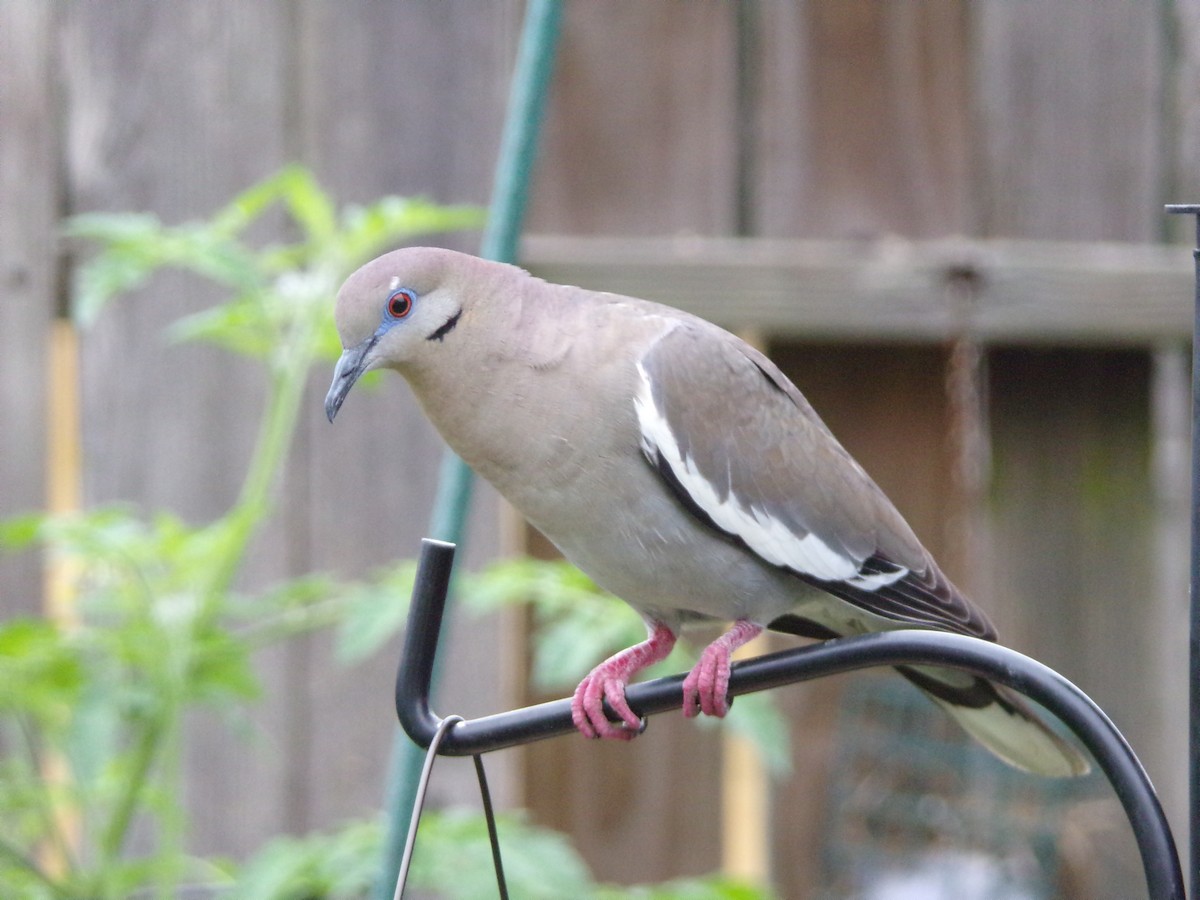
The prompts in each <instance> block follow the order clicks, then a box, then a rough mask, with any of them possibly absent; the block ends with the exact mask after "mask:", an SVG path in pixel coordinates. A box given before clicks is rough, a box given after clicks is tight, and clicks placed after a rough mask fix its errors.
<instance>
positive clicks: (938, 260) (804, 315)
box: [522, 235, 1192, 345]
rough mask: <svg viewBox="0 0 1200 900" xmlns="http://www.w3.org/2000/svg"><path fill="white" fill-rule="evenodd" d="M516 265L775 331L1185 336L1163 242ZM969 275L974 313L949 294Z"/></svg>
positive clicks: (541, 249) (734, 253)
mask: <svg viewBox="0 0 1200 900" xmlns="http://www.w3.org/2000/svg"><path fill="white" fill-rule="evenodd" d="M522 261H523V264H524V265H525V266H526V267H528V268H529V269H530V270H531V271H533V272H534V273H535V274H537V275H539V276H541V277H543V278H546V279H548V280H550V281H560V282H565V283H568V284H578V285H581V286H583V287H588V288H593V289H596V290H608V291H612V292H614V293H620V294H629V295H632V296H639V297H644V298H646V299H649V300H656V301H658V302H662V303H667V304H669V305H671V306H677V307H680V308H682V309H686V310H688V311H689V312H693V313H696V314H697V315H700V316H702V317H704V318H707V319H711V320H712V321H715V322H718V323H720V324H723V325H726V326H733V327H741V326H746V327H753V328H759V329H762V330H764V331H766V332H767V333H770V334H775V335H781V336H786V335H803V336H805V337H810V338H832V337H840V338H850V339H853V340H888V341H896V340H901V341H921V342H924V341H945V340H946V339H948V338H950V337H953V336H955V335H958V334H962V333H966V334H969V335H971V336H973V337H975V338H977V339H979V340H981V341H990V342H1017V341H1019V342H1025V343H1038V344H1041V343H1056V344H1057V343H1066V344H1089V343H1091V344H1105V345H1111V344H1118V345H1149V344H1154V343H1157V342H1159V341H1162V340H1177V339H1181V338H1184V337H1186V336H1187V335H1190V334H1191V315H1192V314H1191V287H1190V285H1191V279H1192V275H1191V262H1190V260H1189V259H1188V255H1187V254H1186V253H1182V252H1180V251H1179V250H1178V249H1177V248H1172V247H1164V246H1160V245H1142V244H1120V243H1092V244H1082V243H1074V244H1073V243H1053V242H1042V241H1018V240H1005V241H1002V240H967V239H962V238H956V239H946V240H933V241H907V240H902V239H900V238H893V239H888V240H883V241H870V242H866V241H861V242H860V241H841V242H838V241H786V240H772V239H740V238H698V237H694V238H657V239H648V238H647V239H640V240H626V239H623V238H564V237H552V236H546V235H537V236H530V237H527V238H526V239H525V241H524V243H523V245H522ZM963 279H967V280H969V281H970V283H971V288H972V290H971V294H972V303H971V306H970V308H968V309H964V308H963V306H962V303H961V300H960V299H959V296H960V292H958V291H955V290H951V288H952V286H953V285H954V283H955V282H957V281H961V280H963Z"/></svg>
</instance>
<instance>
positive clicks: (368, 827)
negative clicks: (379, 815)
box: [223, 822, 383, 900]
mask: <svg viewBox="0 0 1200 900" xmlns="http://www.w3.org/2000/svg"><path fill="white" fill-rule="evenodd" d="M382 837H383V835H382V829H381V828H380V826H379V824H378V823H377V822H355V823H352V824H350V825H348V826H346V827H344V828H343V829H341V830H340V831H337V832H332V833H323V834H312V835H308V836H307V837H303V838H293V837H282V838H276V839H275V840H273V841H271V842H270V843H268V844H267V845H266V846H265V847H263V848H262V849H260V850H259V851H258V853H257V854H255V856H254V857H253V858H252V859H251V860H250V861H249V862H247V863H246V864H245V866H244V867H243V868H242V870H241V872H240V873H239V874H238V876H237V882H236V884H235V885H234V887H233V889H232V890H231V891H230V892H229V893H228V894H225V895H223V896H226V897H228V898H229V900H241V898H245V900H315V898H318V897H320V898H324V900H353V898H359V897H362V896H364V895H365V893H366V892H367V890H368V889H369V888H370V887H371V885H372V883H373V882H374V879H375V874H376V870H377V868H378V862H379V854H380V845H381V843H382Z"/></svg>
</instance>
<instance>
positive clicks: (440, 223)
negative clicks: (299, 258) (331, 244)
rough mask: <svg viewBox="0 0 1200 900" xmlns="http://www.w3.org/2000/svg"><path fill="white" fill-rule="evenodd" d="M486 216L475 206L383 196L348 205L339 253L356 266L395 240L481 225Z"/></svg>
mask: <svg viewBox="0 0 1200 900" xmlns="http://www.w3.org/2000/svg"><path fill="white" fill-rule="evenodd" d="M486 219H487V215H486V213H485V211H484V210H482V209H480V208H479V207H476V206H439V205H438V204H436V203H432V202H430V201H428V200H423V199H411V198H406V197H384V198H382V199H380V200H377V201H376V202H374V203H371V204H369V205H367V206H349V207H347V208H346V209H345V211H344V212H343V214H342V230H341V234H340V236H339V238H338V246H339V249H340V251H341V256H342V258H343V259H345V260H346V262H347V263H349V264H350V265H358V264H359V263H362V262H364V261H366V260H367V259H369V258H370V257H372V256H374V255H376V254H377V253H379V252H380V251H382V250H383V249H384V248H386V247H388V246H390V245H394V244H395V243H396V242H398V241H401V240H404V239H407V238H412V237H415V236H417V235H424V234H434V233H437V232H446V231H467V230H473V229H478V228H482V227H483V224H484V222H485V221H486Z"/></svg>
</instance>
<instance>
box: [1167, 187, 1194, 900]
mask: <svg viewBox="0 0 1200 900" xmlns="http://www.w3.org/2000/svg"><path fill="white" fill-rule="evenodd" d="M1167 212H1169V213H1174V214H1176V215H1190V216H1195V217H1196V249H1195V250H1193V251H1192V257H1193V258H1194V259H1195V266H1196V277H1195V289H1196V293H1195V299H1194V305H1193V319H1192V558H1191V565H1192V573H1191V581H1190V586H1191V622H1190V625H1189V631H1188V656H1189V663H1188V674H1189V682H1188V692H1189V697H1188V785H1189V790H1188V851H1189V852H1188V873H1189V882H1188V883H1189V886H1190V887H1191V889H1192V894H1191V895H1192V896H1193V897H1196V896H1200V893H1198V892H1200V204H1185V203H1178V204H1174V203H1173V204H1170V205H1169V206H1167Z"/></svg>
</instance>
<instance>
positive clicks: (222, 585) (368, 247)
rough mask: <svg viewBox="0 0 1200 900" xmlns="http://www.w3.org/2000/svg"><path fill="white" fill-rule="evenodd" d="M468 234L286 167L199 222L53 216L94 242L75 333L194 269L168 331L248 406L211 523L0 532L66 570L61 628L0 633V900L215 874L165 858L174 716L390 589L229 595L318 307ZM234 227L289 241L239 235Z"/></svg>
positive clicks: (313, 351) (172, 817) (179, 832)
mask: <svg viewBox="0 0 1200 900" xmlns="http://www.w3.org/2000/svg"><path fill="white" fill-rule="evenodd" d="M280 210H282V212H283V214H284V215H280ZM272 217H273V218H272ZM480 224H482V216H481V213H480V212H479V211H478V210H476V209H474V208H466V207H440V206H437V205H435V204H432V203H428V202H426V201H422V200H408V199H403V198H396V197H393V198H385V199H383V200H380V201H378V202H377V203H373V204H370V205H368V206H363V207H347V208H344V209H342V210H340V211H339V210H338V209H337V207H336V205H335V204H334V203H333V201H332V200H331V199H330V198H329V197H328V195H327V194H325V193H324V192H323V191H322V190H321V188H320V187H319V186H318V185H317V183H316V182H315V180H314V179H313V178H312V176H311V175H310V174H309V173H308V172H307V171H305V170H304V169H302V168H298V167H290V168H287V169H284V170H283V171H281V172H280V173H278V174H277V175H275V176H273V177H271V178H269V179H267V180H265V181H263V182H262V183H260V184H258V185H255V186H254V187H252V188H250V189H249V190H247V191H246V192H244V193H243V194H241V195H240V196H238V197H236V198H235V199H234V200H233V201H232V202H231V203H229V204H228V205H227V206H226V207H225V208H223V209H221V210H218V211H217V213H216V214H215V215H213V216H212V217H211V218H209V219H207V220H205V221H200V222H188V223H185V224H182V225H177V226H167V225H164V224H162V223H161V222H160V221H158V219H156V218H155V217H154V216H150V215H127V214H113V215H110V214H95V215H87V216H80V217H78V218H76V219H73V220H72V221H71V222H70V224H69V227H68V232H69V234H70V235H72V236H73V237H75V238H77V239H86V240H87V241H89V242H92V243H95V244H98V245H99V247H100V251H99V253H98V254H96V255H95V256H94V257H93V258H92V259H91V260H90V261H88V262H87V263H86V264H85V265H84V266H83V267H82V268H81V269H80V271H79V273H78V279H77V282H76V289H75V294H74V300H75V305H74V310H75V316H76V319H77V321H78V322H79V323H81V324H82V325H87V324H90V323H91V322H93V321H94V320H95V319H96V317H97V316H98V315H100V314H101V312H102V310H103V309H104V307H105V306H106V304H108V303H109V302H111V301H112V300H113V299H114V298H116V297H117V296H118V295H121V294H124V293H126V292H129V291H132V290H134V289H137V288H139V287H142V286H144V285H145V284H146V283H147V282H148V280H149V279H150V277H151V276H152V275H154V274H155V273H156V272H158V271H159V270H161V269H163V268H165V267H171V268H176V269H183V270H186V271H190V272H193V273H197V274H199V275H201V276H203V277H205V278H207V279H209V280H210V281H214V282H216V283H217V284H218V285H220V286H221V287H223V288H224V289H225V290H226V291H227V292H228V294H229V297H228V299H227V300H226V301H225V302H223V303H220V304H218V305H216V306H213V307H212V308H210V309H206V310H204V311H201V312H198V313H195V314H193V315H190V316H188V317H187V318H185V319H182V320H180V321H179V322H176V323H175V324H174V326H173V327H172V328H171V332H170V337H171V338H172V339H173V340H176V341H206V342H209V343H212V344H215V345H217V346H220V347H223V348H225V349H227V350H231V351H233V352H236V353H240V354H244V355H247V356H249V357H251V358H253V359H255V360H257V361H258V362H260V363H261V364H262V366H263V367H264V369H265V372H266V381H267V391H266V400H265V403H264V407H263V412H262V419H261V424H260V430H259V433H258V437H257V440H256V443H255V446H254V451H253V455H252V457H251V458H250V460H249V462H248V465H247V469H246V473H245V477H244V480H243V482H242V486H241V490H240V493H239V494H238V496H237V499H236V501H235V502H234V503H233V504H232V506H231V507H230V508H229V509H228V510H227V511H226V512H225V513H224V514H223V515H222V516H220V517H219V518H217V519H216V520H214V521H212V522H209V523H206V524H203V525H192V524H189V523H187V522H184V521H182V520H181V519H179V518H178V517H176V516H174V515H172V514H170V513H166V512H159V513H153V514H146V513H143V512H142V511H140V510H138V509H135V508H133V507H124V506H119V507H108V508H103V509H91V510H86V511H82V512H79V513H75V514H71V515H59V516H51V515H45V514H30V515H25V516H21V517H19V518H15V519H11V520H9V521H7V522H4V523H2V524H0V548H2V549H4V550H7V551H9V552H15V551H20V550H24V549H27V548H30V547H31V546H34V545H37V546H39V547H41V548H44V551H45V553H46V554H47V558H48V560H49V561H50V563H51V564H52V565H53V566H55V567H56V570H57V571H59V572H61V573H68V574H69V577H70V580H71V583H72V591H73V594H74V596H75V604H76V609H77V611H76V614H75V618H76V619H77V621H76V622H70V623H64V624H63V625H62V626H61V627H59V626H56V625H54V624H51V623H49V622H45V621H41V620H34V619H16V620H11V621H8V622H5V623H3V624H0V749H3V750H4V753H5V755H4V757H3V759H2V761H0V888H2V890H0V894H3V895H4V896H21V897H31V898H39V897H73V898H78V897H87V898H97V900H100V898H118V897H122V898H123V897H128V896H130V895H131V894H135V893H137V894H140V895H144V896H163V897H168V896H169V897H173V896H175V894H176V891H177V888H178V885H180V884H181V883H184V882H200V883H210V882H213V881H217V882H220V881H221V880H226V881H227V880H228V875H227V874H223V872H222V870H221V869H219V868H216V867H214V865H213V864H212V863H210V862H208V861H205V860H200V859H194V858H192V857H190V856H189V855H188V854H187V853H186V852H185V849H184V841H183V837H184V833H185V830H186V825H187V822H186V814H185V811H184V810H183V808H182V807H181V805H180V803H179V798H180V797H182V795H183V791H182V782H181V771H182V751H183V740H184V737H183V719H184V715H185V713H186V712H187V711H188V710H190V709H193V708H196V707H207V708H211V709H215V710H218V711H221V712H223V713H225V714H230V713H232V712H234V711H236V710H239V709H241V708H243V707H244V706H245V704H246V703H247V702H248V701H250V700H252V699H253V698H255V697H256V696H257V695H258V693H259V690H260V688H259V681H258V678H257V676H256V674H255V672H254V670H253V667H252V655H253V651H254V650H255V649H256V648H257V647H259V646H261V645H263V644H265V643H269V642H271V641H277V640H280V639H283V638H286V637H288V636H289V635H292V634H295V633H298V632H302V631H306V630H311V629H313V628H317V627H322V626H325V625H329V624H332V623H333V622H335V621H338V620H340V619H342V618H345V617H346V615H347V614H348V613H347V611H348V610H349V609H351V608H352V607H354V605H355V604H362V605H364V606H373V605H374V603H373V600H374V598H375V597H376V596H377V595H378V592H381V591H390V590H394V589H395V578H396V577H398V576H396V573H394V572H390V571H389V572H382V573H379V575H378V576H377V577H376V579H375V580H374V581H372V582H368V583H363V584H357V585H353V584H351V585H348V584H341V583H337V582H335V581H333V580H332V579H329V578H327V577H323V576H309V577H306V578H302V579H298V580H296V581H292V582H289V583H286V584H281V585H276V586H274V587H272V588H269V589H267V590H265V591H262V592H260V593H258V594H256V595H254V596H248V595H244V594H240V593H239V592H238V591H237V590H236V585H235V581H236V577H237V574H238V572H239V570H240V568H241V565H242V562H243V560H244V558H245V555H246V551H247V547H248V546H249V544H250V541H251V540H252V539H253V537H254V536H255V534H256V533H257V532H258V530H259V528H260V526H261V525H262V524H263V522H264V521H265V520H266V518H267V517H268V516H269V515H270V513H271V512H272V509H273V506H274V497H275V493H276V488H277V482H278V480H279V474H280V471H281V468H282V464H283V462H284V460H285V458H286V455H287V452H288V449H289V448H290V446H291V442H292V438H293V434H294V431H295V425H296V421H297V416H298V413H299V407H300V402H301V399H302V396H303V389H304V385H305V383H306V380H307V376H308V374H309V371H310V369H311V368H312V367H313V365H314V364H315V363H317V362H319V361H322V360H325V359H330V358H334V357H336V355H337V352H338V349H339V348H338V346H337V338H336V334H335V333H334V329H333V327H332V303H331V299H332V297H333V295H334V293H335V292H336V290H337V288H338V286H339V285H340V284H341V282H342V281H343V280H344V279H345V278H346V276H348V275H349V274H350V272H351V271H353V269H355V268H356V267H357V266H358V265H360V264H361V263H363V262H365V261H366V259H367V258H369V257H370V256H372V255H374V254H375V253H377V252H379V251H381V250H383V249H384V248H386V247H390V246H394V245H395V244H396V243H398V242H400V241H403V240H405V239H409V238H412V237H414V236H416V235H418V234H425V233H429V232H432V231H445V230H452V229H462V228H473V227H478V226H479V225H480ZM255 232H265V233H270V234H278V233H286V234H290V235H291V236H292V239H291V240H289V241H287V242H270V241H266V242H263V241H257V242H256V241H254V240H253V238H252V233H255ZM398 571H400V572H403V571H404V567H400V568H399V569H398ZM135 828H137V831H138V834H139V838H138V840H137V841H136V842H135V841H133V840H132V833H133V831H134V829H135ZM148 836H149V837H148ZM135 843H136V844H137V847H136V849H135V848H134V846H133V845H134V844H135Z"/></svg>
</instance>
